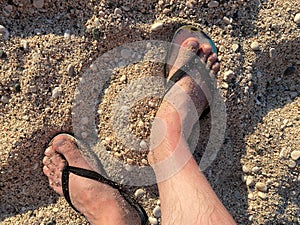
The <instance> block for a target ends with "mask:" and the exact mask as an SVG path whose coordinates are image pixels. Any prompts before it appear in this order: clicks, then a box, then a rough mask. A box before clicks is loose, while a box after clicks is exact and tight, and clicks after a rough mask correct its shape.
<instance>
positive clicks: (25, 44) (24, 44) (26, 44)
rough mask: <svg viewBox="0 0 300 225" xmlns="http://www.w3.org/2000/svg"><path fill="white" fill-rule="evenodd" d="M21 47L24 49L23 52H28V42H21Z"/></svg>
mask: <svg viewBox="0 0 300 225" xmlns="http://www.w3.org/2000/svg"><path fill="white" fill-rule="evenodd" d="M21 46H22V47H23V48H24V50H28V49H29V45H28V41H26V40H21Z"/></svg>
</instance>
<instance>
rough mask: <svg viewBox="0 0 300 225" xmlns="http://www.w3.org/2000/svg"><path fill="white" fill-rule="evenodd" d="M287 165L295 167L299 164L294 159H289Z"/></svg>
mask: <svg viewBox="0 0 300 225" xmlns="http://www.w3.org/2000/svg"><path fill="white" fill-rule="evenodd" d="M287 165H288V167H290V168H295V167H296V165H297V163H296V162H295V161H294V160H288V161H287Z"/></svg>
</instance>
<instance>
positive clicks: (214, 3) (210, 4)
mask: <svg viewBox="0 0 300 225" xmlns="http://www.w3.org/2000/svg"><path fill="white" fill-rule="evenodd" d="M218 6H219V2H217V1H211V2H209V3H208V8H216V7H218Z"/></svg>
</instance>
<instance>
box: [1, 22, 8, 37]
mask: <svg viewBox="0 0 300 225" xmlns="http://www.w3.org/2000/svg"><path fill="white" fill-rule="evenodd" d="M1 36H2V37H3V38H4V40H7V39H8V37H9V32H8V30H7V29H6V28H5V27H4V26H2V25H0V39H1Z"/></svg>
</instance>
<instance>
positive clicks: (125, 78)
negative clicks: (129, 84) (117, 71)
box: [120, 74, 127, 82]
mask: <svg viewBox="0 0 300 225" xmlns="http://www.w3.org/2000/svg"><path fill="white" fill-rule="evenodd" d="M126 80H127V77H126V75H125V74H124V75H122V76H121V77H120V81H121V82H124V81H126Z"/></svg>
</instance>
